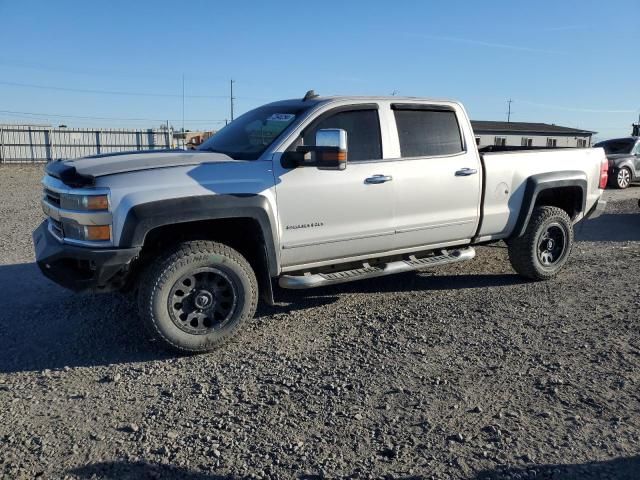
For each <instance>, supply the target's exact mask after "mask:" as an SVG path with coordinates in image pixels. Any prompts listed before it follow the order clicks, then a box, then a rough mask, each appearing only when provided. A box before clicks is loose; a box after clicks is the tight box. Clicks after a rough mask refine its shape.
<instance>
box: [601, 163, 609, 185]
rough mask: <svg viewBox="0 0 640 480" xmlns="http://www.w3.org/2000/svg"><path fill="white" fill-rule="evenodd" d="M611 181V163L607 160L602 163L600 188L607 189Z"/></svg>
mask: <svg viewBox="0 0 640 480" xmlns="http://www.w3.org/2000/svg"><path fill="white" fill-rule="evenodd" d="M608 181H609V161H608V160H607V159H606V158H605V159H603V160H602V163H600V185H599V188H601V189H605V188H607V182H608Z"/></svg>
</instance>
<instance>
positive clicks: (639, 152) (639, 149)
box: [631, 142, 640, 155]
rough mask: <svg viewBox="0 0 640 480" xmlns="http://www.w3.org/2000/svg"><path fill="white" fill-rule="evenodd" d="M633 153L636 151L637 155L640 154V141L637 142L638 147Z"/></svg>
mask: <svg viewBox="0 0 640 480" xmlns="http://www.w3.org/2000/svg"><path fill="white" fill-rule="evenodd" d="M631 153H635V154H636V155H640V142H638V143H636V148H635V149H634V150H633V152H631Z"/></svg>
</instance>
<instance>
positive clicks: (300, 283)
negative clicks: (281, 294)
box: [278, 247, 476, 289]
mask: <svg viewBox="0 0 640 480" xmlns="http://www.w3.org/2000/svg"><path fill="white" fill-rule="evenodd" d="M475 256H476V251H475V250H474V248H473V247H467V248H463V249H460V250H454V251H451V252H444V253H442V254H440V255H434V256H431V257H424V258H415V257H410V258H409V259H408V260H399V261H396V262H389V263H387V264H385V265H383V266H379V267H378V266H371V265H369V264H368V263H366V262H363V265H362V267H361V268H354V269H352V270H343V271H341V272H330V273H314V274H311V273H307V274H304V275H283V276H281V277H280V280H279V282H278V283H279V284H280V286H281V287H282V288H290V289H302V288H315V287H324V286H326V285H335V284H337V283H345V282H351V281H354V280H362V279H365V278H374V277H382V276H384V275H392V274H394V273H402V272H410V271H413V270H420V269H423V268H431V267H438V266H441V265H448V264H450V263H458V262H464V261H467V260H471V259H472V258H473V257H475Z"/></svg>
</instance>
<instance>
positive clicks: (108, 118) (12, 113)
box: [0, 110, 224, 123]
mask: <svg viewBox="0 0 640 480" xmlns="http://www.w3.org/2000/svg"><path fill="white" fill-rule="evenodd" d="M0 113H4V114H7V115H29V116H35V117H40V118H49V117H51V118H80V119H83V120H130V121H141V122H142V121H144V122H165V121H167V120H169V121H171V122H178V121H180V119H176V118H130V117H96V116H89V115H62V114H56V113H35V112H17V111H14V110H0ZM189 122H190V123H196V122H197V123H205V122H208V123H224V120H215V119H196V120H189Z"/></svg>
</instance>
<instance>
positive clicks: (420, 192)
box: [390, 104, 482, 249]
mask: <svg viewBox="0 0 640 480" xmlns="http://www.w3.org/2000/svg"><path fill="white" fill-rule="evenodd" d="M391 111H392V114H391V115H390V120H391V122H395V125H396V131H397V140H398V148H399V153H400V159H401V161H399V162H394V163H395V165H394V172H393V175H394V180H393V182H394V187H395V195H396V202H395V217H394V218H395V220H394V222H395V232H396V234H395V236H394V248H396V249H402V248H409V247H419V246H436V245H441V244H451V243H459V244H462V243H466V242H468V241H469V240H470V239H471V238H472V236H473V235H474V233H475V231H476V229H477V227H478V221H479V216H480V202H481V181H482V179H481V167H480V158H479V156H478V153H477V150H476V149H475V144H474V137H473V132H471V128H470V126H469V122H468V121H467V120H466V115H465V114H464V112H463V110H462V109H460V108H459V107H456V106H448V105H425V104H392V105H391Z"/></svg>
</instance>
